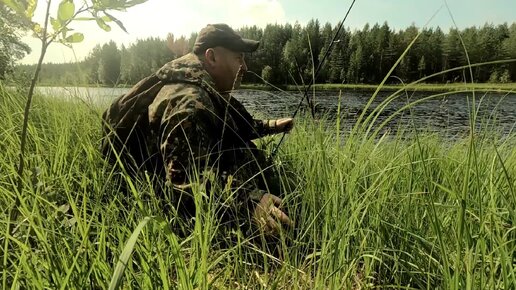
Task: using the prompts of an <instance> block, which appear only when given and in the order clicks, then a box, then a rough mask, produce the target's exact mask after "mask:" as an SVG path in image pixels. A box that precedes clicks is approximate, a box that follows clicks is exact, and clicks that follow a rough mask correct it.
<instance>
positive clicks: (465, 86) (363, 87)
mask: <svg viewBox="0 0 516 290" xmlns="http://www.w3.org/2000/svg"><path fill="white" fill-rule="evenodd" d="M37 86H38V87H92V88H99V87H102V88H131V87H132V85H125V84H121V85H117V86H105V85H92V84H75V85H74V84H64V85H57V84H38V85H37ZM378 86H379V85H374V84H315V85H312V86H311V88H310V91H313V90H315V91H371V92H372V91H375V90H377V88H378ZM240 89H242V90H260V91H274V90H277V89H280V90H285V91H301V92H304V87H301V86H300V87H296V86H293V85H287V86H284V85H278V86H275V87H273V86H270V85H264V84H245V83H244V84H242V85H241V87H240ZM404 89H406V90H407V91H409V92H413V91H419V92H453V91H473V90H474V91H479V92H498V93H516V83H504V84H500V83H448V84H427V83H422V84H414V85H411V84H406V85H392V84H388V85H383V86H382V87H381V89H380V91H397V90H404Z"/></svg>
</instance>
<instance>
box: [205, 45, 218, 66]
mask: <svg viewBox="0 0 516 290" xmlns="http://www.w3.org/2000/svg"><path fill="white" fill-rule="evenodd" d="M204 58H205V59H206V62H207V63H208V64H209V65H210V66H213V65H214V64H215V61H216V59H215V50H214V49H213V48H208V49H206V51H205V52H204Z"/></svg>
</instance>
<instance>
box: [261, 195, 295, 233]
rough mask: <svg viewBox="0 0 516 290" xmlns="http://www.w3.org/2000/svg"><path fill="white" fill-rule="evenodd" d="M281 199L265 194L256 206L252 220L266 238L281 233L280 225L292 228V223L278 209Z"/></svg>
mask: <svg viewBox="0 0 516 290" xmlns="http://www.w3.org/2000/svg"><path fill="white" fill-rule="evenodd" d="M280 205H281V198H279V197H277V196H275V195H272V194H269V193H267V194H265V195H264V196H263V197H262V199H261V200H260V202H259V203H258V205H257V206H256V208H255V210H254V213H253V219H254V221H255V223H256V224H257V225H258V226H259V227H260V229H261V230H263V233H264V234H266V235H268V236H274V235H277V234H278V233H279V232H280V231H281V225H282V224H284V225H288V226H293V225H294V223H293V222H292V221H291V220H290V218H289V217H288V216H287V215H286V214H285V213H284V212H283V211H281V209H279V207H280Z"/></svg>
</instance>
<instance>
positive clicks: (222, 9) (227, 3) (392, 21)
mask: <svg viewBox="0 0 516 290" xmlns="http://www.w3.org/2000/svg"><path fill="white" fill-rule="evenodd" d="M83 1H89V0H75V1H74V2H75V3H76V5H77V6H79V4H80V3H82V2H83ZM59 2H60V1H56V0H54V1H53V4H54V6H52V7H51V16H54V17H55V15H56V14H57V4H59ZM351 2H352V0H309V1H308V0H147V2H145V3H143V4H139V5H137V6H134V7H132V8H129V9H128V10H127V11H126V12H116V13H112V14H113V15H114V16H115V17H117V18H118V19H119V20H120V21H122V23H123V24H124V26H125V28H126V29H127V31H128V33H125V32H124V31H122V30H121V29H120V28H118V27H117V26H116V25H114V23H112V25H111V26H112V30H111V31H110V32H105V31H104V30H102V29H100V28H99V27H98V26H97V25H96V23H95V22H94V21H89V22H87V21H81V22H76V23H72V25H71V27H72V28H74V30H75V31H77V32H82V33H83V34H84V36H85V39H84V41H83V42H81V43H78V44H74V45H73V46H72V47H73V49H70V48H68V47H66V46H64V45H62V44H59V43H54V44H52V45H51V46H50V48H49V50H48V51H47V53H46V56H45V60H44V62H53V63H63V62H74V61H80V60H83V59H84V58H85V57H87V56H88V54H89V52H90V51H91V49H92V48H93V47H95V45H97V44H100V45H102V44H104V43H107V42H109V41H110V40H113V41H115V42H116V43H117V44H119V45H121V44H124V45H126V46H128V45H130V44H131V43H134V42H135V41H136V40H137V39H144V38H147V37H151V36H152V37H159V38H162V39H165V38H166V36H167V34H168V33H173V34H174V35H175V36H176V37H179V36H181V35H185V36H189V35H190V34H191V33H192V32H197V31H199V30H200V29H201V28H203V27H204V26H206V24H208V23H227V24H229V25H231V26H232V27H233V28H235V29H236V28H239V27H242V26H249V25H257V26H259V27H265V25H266V24H268V23H278V24H284V23H287V22H288V23H292V24H293V23H295V22H296V21H297V22H299V23H300V24H302V25H303V24H306V23H307V22H308V21H309V20H310V19H318V20H319V21H320V22H321V24H324V23H326V22H330V23H332V24H333V25H335V24H337V22H339V21H340V20H341V19H342V18H343V17H344V15H345V14H346V11H347V10H348V8H349V6H350V5H351ZM46 3H47V0H38V7H37V10H36V15H35V18H34V20H35V21H36V22H38V23H41V24H43V15H44V11H45V9H46ZM447 4H448V7H449V10H450V12H451V15H453V19H454V20H455V23H456V25H457V27H458V28H459V29H462V28H466V27H470V26H483V25H484V24H485V23H490V24H495V25H496V24H502V23H504V22H507V23H509V24H510V23H513V22H516V12H515V11H516V0H447ZM450 12H449V11H448V9H447V8H446V6H445V1H444V0H356V2H355V4H354V7H353V9H352V10H351V13H350V15H349V16H348V19H347V20H346V22H345V23H344V25H345V27H349V28H350V29H351V30H354V29H361V28H362V27H363V26H364V25H365V24H366V23H369V24H374V23H383V22H387V23H388V24H389V26H390V27H391V28H392V29H404V28H406V27H408V26H410V25H412V24H414V25H416V26H417V27H424V26H425V25H426V26H427V27H437V26H439V27H441V28H442V29H443V30H444V31H447V30H448V29H449V28H450V27H454V26H455V24H454V23H453V21H452V17H451V16H450ZM23 41H24V42H26V43H27V44H29V46H30V47H31V48H32V53H31V54H29V55H28V56H26V57H25V58H24V59H22V60H21V61H20V62H21V63H25V64H32V63H36V62H37V60H38V58H39V53H40V49H41V45H40V44H39V40H37V39H35V38H32V37H31V36H30V35H27V36H25V37H23Z"/></svg>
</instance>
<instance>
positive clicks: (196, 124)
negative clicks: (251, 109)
mask: <svg viewBox="0 0 516 290" xmlns="http://www.w3.org/2000/svg"><path fill="white" fill-rule="evenodd" d="M258 45H259V42H258V41H254V40H249V39H243V38H242V37H240V36H239V35H238V34H237V33H235V32H234V31H233V29H231V28H230V27H229V26H228V25H225V24H213V25H208V26H206V27H205V28H203V29H202V30H201V31H200V33H199V35H198V37H197V40H196V42H195V45H194V48H193V53H190V54H187V55H185V56H183V57H181V58H178V59H176V60H173V61H171V62H169V63H167V64H165V65H164V66H163V67H162V68H161V69H159V70H158V71H157V72H156V73H155V74H153V75H151V76H150V77H148V78H146V79H144V80H142V81H140V82H139V83H138V84H137V85H136V86H135V87H133V88H132V90H131V91H130V92H129V93H127V94H126V95H124V96H122V97H120V98H119V99H117V100H116V101H115V102H114V103H113V104H112V105H111V107H110V108H109V109H108V110H107V111H106V112H105V113H104V115H103V119H104V121H105V125H106V126H105V133H106V137H105V139H104V145H103V146H104V153H105V154H106V155H109V154H111V156H112V157H113V155H115V156H117V157H118V160H120V161H119V162H121V163H124V166H125V167H126V168H128V169H127V170H129V171H130V172H132V173H135V174H139V173H141V172H147V173H149V172H151V173H153V175H154V176H159V177H161V178H162V179H165V180H166V181H167V183H169V184H171V185H172V187H173V190H174V194H180V193H184V192H188V191H189V189H190V187H191V183H192V180H191V178H189V177H190V176H195V174H196V173H197V174H200V178H201V179H203V178H207V175H210V173H208V172H211V173H215V174H214V175H216V176H218V178H219V180H218V181H219V182H218V183H219V187H226V188H227V187H228V186H230V188H231V189H232V191H233V192H234V193H235V195H236V196H235V198H234V200H235V201H234V202H233V205H232V206H233V208H236V210H237V211H240V212H245V211H248V212H249V215H251V219H252V220H253V221H254V222H255V224H257V225H259V226H260V228H261V229H262V230H263V231H264V232H265V233H266V234H270V235H274V234H276V233H278V231H279V230H280V228H281V224H287V225H291V224H292V221H291V220H290V219H289V217H288V216H287V215H286V214H285V213H284V212H283V211H282V210H281V209H280V208H279V207H280V204H281V199H280V198H279V197H278V196H277V195H278V194H279V192H276V191H279V190H280V188H279V186H278V184H277V181H274V176H273V175H274V174H273V169H272V165H271V164H269V163H268V162H267V161H266V157H265V155H264V153H263V152H262V151H260V150H258V149H257V148H256V146H255V144H254V143H253V142H252V140H253V139H257V138H260V137H263V136H265V135H269V134H276V133H282V132H288V131H290V130H291V129H292V127H293V120H292V119H291V118H284V119H279V120H255V119H253V118H252V117H251V115H250V114H249V113H248V112H247V110H246V109H245V108H244V106H243V105H242V104H241V103H240V102H239V101H237V100H236V99H235V98H233V97H232V96H231V94H230V92H231V91H232V90H233V89H238V87H239V86H240V82H241V80H242V77H243V75H244V73H245V72H246V71H247V66H246V63H245V59H244V53H250V52H253V51H255V50H256V49H257V48H258ZM113 133H115V134H116V135H117V136H116V137H117V138H113ZM113 149H114V150H113ZM113 151H115V152H116V154H113ZM192 204H193V203H192V202H190V205H189V206H186V208H187V209H186V211H189V210H190V209H188V207H191V206H192Z"/></svg>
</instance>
